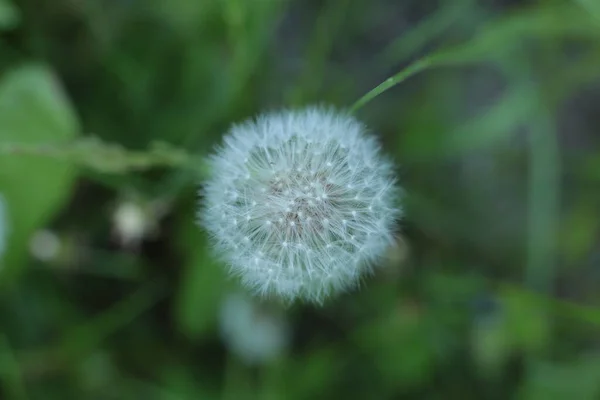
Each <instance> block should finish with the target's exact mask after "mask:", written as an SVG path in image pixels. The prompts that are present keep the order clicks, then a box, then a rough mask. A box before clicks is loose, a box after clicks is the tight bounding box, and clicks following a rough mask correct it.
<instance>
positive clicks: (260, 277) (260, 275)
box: [200, 107, 400, 302]
mask: <svg viewBox="0 0 600 400" xmlns="http://www.w3.org/2000/svg"><path fill="white" fill-rule="evenodd" d="M224 142H225V143H224V145H223V146H222V147H221V148H219V149H218V151H217V152H216V154H214V155H213V156H212V157H211V159H210V167H211V172H212V176H211V178H210V179H209V180H208V181H207V182H206V183H205V185H204V190H203V194H204V203H205V204H204V207H203V208H202V209H201V211H200V220H201V222H202V224H203V225H204V226H205V228H206V229H207V230H208V231H209V233H210V234H211V236H212V238H213V242H214V244H215V247H216V249H217V251H218V253H219V254H220V255H221V256H222V257H223V258H224V260H225V261H226V262H227V263H228V265H229V266H230V270H231V272H232V273H233V274H235V275H238V276H239V277H240V278H241V281H242V283H243V285H244V286H246V287H248V288H250V289H251V290H252V291H254V292H255V293H258V294H261V295H269V294H274V295H276V296H278V297H280V298H283V299H284V300H288V301H291V300H295V299H297V298H300V299H304V300H307V301H314V302H321V301H323V299H324V298H325V297H327V296H328V295H330V294H334V293H337V292H340V291H342V290H344V289H347V288H349V287H352V286H355V285H356V284H357V283H358V282H359V279H360V277H361V276H362V275H363V274H365V273H366V272H369V271H370V267H371V264H372V262H373V261H375V260H376V259H377V258H379V257H381V256H382V255H383V253H384V251H385V250H386V248H387V247H388V245H389V244H390V242H391V240H392V236H393V230H394V225H395V223H396V220H397V219H398V217H399V215H400V210H399V208H398V205H397V204H396V202H397V199H398V194H399V190H398V188H397V186H396V184H395V179H394V174H393V166H392V164H391V163H390V161H389V160H388V159H387V158H385V157H383V156H382V155H381V154H380V146H379V145H378V144H377V142H376V140H375V138H374V137H372V136H370V135H369V134H368V133H367V131H366V128H365V126H364V125H363V124H361V123H360V122H358V121H357V120H356V119H355V118H354V117H352V116H350V115H349V114H346V113H341V112H338V111H335V110H332V109H328V108H320V107H313V108H308V109H304V110H300V111H283V112H277V113H269V114H265V115H262V116H259V117H258V118H256V119H255V120H252V121H247V122H245V123H242V124H239V125H236V126H234V127H233V128H231V130H230V132H229V133H228V134H227V135H226V136H225V139H224Z"/></svg>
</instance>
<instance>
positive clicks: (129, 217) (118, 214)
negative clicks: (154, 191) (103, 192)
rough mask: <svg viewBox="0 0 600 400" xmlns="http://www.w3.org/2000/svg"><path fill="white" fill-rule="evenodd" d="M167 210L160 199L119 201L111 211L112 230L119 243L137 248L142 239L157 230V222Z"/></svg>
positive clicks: (126, 246)
mask: <svg viewBox="0 0 600 400" xmlns="http://www.w3.org/2000/svg"><path fill="white" fill-rule="evenodd" d="M166 211H167V205H166V204H164V203H163V202H161V201H154V202H150V203H142V202H139V201H132V200H124V201H121V202H120V203H119V204H118V205H117V207H116V208H115V210H114V212H113V216H112V219H113V232H114V235H115V236H116V238H117V240H118V241H119V243H120V245H121V246H123V247H125V248H130V249H137V247H138V246H139V245H140V243H142V241H143V240H144V239H146V238H147V237H148V236H151V235H153V234H155V233H157V231H158V222H159V220H160V218H162V217H163V216H164V215H165V213H166Z"/></svg>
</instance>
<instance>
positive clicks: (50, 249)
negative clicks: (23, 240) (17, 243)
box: [29, 229, 61, 262]
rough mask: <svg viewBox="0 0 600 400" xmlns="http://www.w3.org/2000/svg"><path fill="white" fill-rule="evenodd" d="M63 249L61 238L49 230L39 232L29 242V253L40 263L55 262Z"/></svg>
mask: <svg viewBox="0 0 600 400" xmlns="http://www.w3.org/2000/svg"><path fill="white" fill-rule="evenodd" d="M60 248H61V241H60V238H59V237H58V236H57V235H56V233H54V232H52V231H49V230H45V229H42V230H39V231H37V232H36V233H35V234H34V235H33V236H32V237H31V240H30V241H29V252H30V253H31V255H32V256H34V257H35V258H37V259H38V260H40V261H46V262H47V261H52V260H54V259H55V258H56V257H57V256H58V254H59V252H60Z"/></svg>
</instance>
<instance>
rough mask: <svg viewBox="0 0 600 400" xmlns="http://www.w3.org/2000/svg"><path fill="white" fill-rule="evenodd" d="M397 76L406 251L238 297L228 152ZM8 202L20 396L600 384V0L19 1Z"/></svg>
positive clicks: (506, 395) (385, 99)
mask: <svg viewBox="0 0 600 400" xmlns="http://www.w3.org/2000/svg"><path fill="white" fill-rule="evenodd" d="M407 68H408V69H407ZM396 74H398V75H396ZM413 75H414V76H413ZM390 77H392V79H391V80H387V79H388V78H390ZM405 78H406V79H405ZM409 78H410V79H409ZM382 82H384V86H383V88H382V89H388V88H389V89H390V90H387V91H384V90H376V92H374V94H377V96H368V97H367V98H364V100H365V101H361V102H360V103H358V104H357V106H356V107H355V112H356V115H357V116H358V117H359V118H360V119H361V120H363V121H364V122H365V123H366V124H368V125H369V126H370V127H371V129H372V130H373V131H374V132H375V133H376V134H377V135H378V136H379V137H380V138H381V141H382V143H383V144H384V148H385V150H386V152H388V153H390V155H391V156H392V157H393V158H394V159H395V161H396V162H397V164H398V166H399V168H398V177H399V181H400V182H401V184H402V186H403V187H404V189H405V191H406V194H405V197H404V199H403V201H404V206H405V214H406V216H405V219H404V220H403V221H402V223H401V226H400V227H399V231H400V232H401V234H399V236H398V242H397V245H396V246H395V247H394V248H392V249H390V252H389V256H388V257H387V258H386V260H385V261H384V262H383V263H382V265H381V268H379V269H378V270H377V273H376V274H375V275H374V276H373V277H369V278H367V279H365V280H364V282H363V284H362V286H361V288H360V290H358V291H355V292H351V293H347V294H344V295H342V296H340V297H338V298H335V299H331V300H330V301H329V302H327V303H326V304H325V305H324V306H323V307H312V306H305V305H301V304H298V305H294V306H292V307H289V308H282V307H280V306H278V305H277V304H264V303H260V302H257V301H256V300H248V299H245V300H241V298H239V297H236V296H237V295H235V293H238V292H239V291H240V288H239V287H238V285H237V282H236V281H235V280H232V279H228V278H227V277H226V275H225V273H224V272H223V271H224V269H223V266H222V265H219V264H218V263H217V262H216V261H214V260H213V258H211V255H210V249H209V248H208V246H207V240H206V236H205V234H204V233H203V231H202V230H201V229H199V228H198V227H197V226H196V225H195V221H194V220H195V212H196V211H195V209H196V208H197V202H198V195H197V189H198V184H199V182H200V181H201V180H202V178H203V176H205V175H206V173H207V171H205V169H204V168H203V163H202V159H203V157H205V156H206V155H207V154H209V152H210V151H211V149H212V147H213V146H214V145H215V144H216V143H218V142H219V140H220V138H221V137H222V135H223V133H224V132H225V131H226V130H227V128H228V126H229V125H230V124H232V123H234V122H239V121H241V120H243V119H245V118H248V117H251V116H253V115H255V114H257V113H259V112H261V111H265V110H271V109H277V108H281V107H300V106H302V105H306V104H313V103H329V104H334V105H336V106H339V107H351V106H352V105H353V104H355V102H356V101H357V100H358V99H360V98H361V97H362V96H363V95H365V94H366V93H368V92H369V91H370V90H372V89H373V88H375V87H377V86H378V85H379V84H380V83H382ZM367 100H368V101H367ZM0 194H1V195H2V198H3V199H4V201H3V204H4V205H5V207H4V208H5V217H4V218H3V220H0V225H3V226H4V227H5V228H6V229H7V231H8V234H7V238H6V239H7V243H6V251H5V252H4V254H3V255H2V256H1V257H2V258H1V260H0V265H2V269H1V270H0V398H1V399H7V400H23V399H99V400H100V399H102V400H104V399H107V400H110V399H173V400H175V399H181V400H184V399H315V398H344V399H345V398H349V399H355V398H356V399H405V398H406V399H513V398H514V399H543V400H547V399H578V400H579V399H600V246H599V245H600V242H599V239H600V2H599V1H596V0H564V1H559V0H556V1H554V0H539V1H533V0H531V1H518V0H445V1H443V0H438V1H434V0H396V1H393V0H372V1H362V0H327V1H325V0H322V1H317V0H170V1H161V0H53V1H49V0H48V1H45V0H0ZM0 215H1V214H0ZM0 218H1V217H0ZM1 231H2V229H0V232H1ZM0 239H1V238H0ZM0 248H2V246H0ZM232 296H233V297H232ZM232 299H233V300H232ZM232 313H233V314H232ZM236 313H239V315H238V314H236Z"/></svg>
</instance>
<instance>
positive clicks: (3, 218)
mask: <svg viewBox="0 0 600 400" xmlns="http://www.w3.org/2000/svg"><path fill="white" fill-rule="evenodd" d="M7 236H8V215H7V212H6V202H5V201H4V197H3V196H2V195H1V194H0V258H2V255H3V254H4V251H5V250H6V241H7V240H8V239H7Z"/></svg>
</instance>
